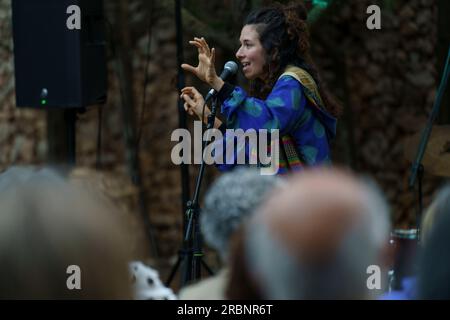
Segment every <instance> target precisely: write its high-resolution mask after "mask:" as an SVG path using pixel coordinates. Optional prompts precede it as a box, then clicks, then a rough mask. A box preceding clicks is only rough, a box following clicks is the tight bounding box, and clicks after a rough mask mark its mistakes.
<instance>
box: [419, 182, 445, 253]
mask: <svg viewBox="0 0 450 320" xmlns="http://www.w3.org/2000/svg"><path fill="white" fill-rule="evenodd" d="M449 214H450V184H446V185H445V186H444V187H442V188H441V189H439V191H438V193H437V194H436V196H435V197H434V200H433V202H432V203H431V204H430V206H429V207H428V208H427V210H426V211H425V213H424V215H423V218H422V224H421V235H420V237H421V240H422V241H421V243H422V244H423V243H425V242H426V241H427V240H428V237H429V235H430V234H431V231H432V229H433V228H434V225H435V221H436V219H439V217H441V216H445V215H449Z"/></svg>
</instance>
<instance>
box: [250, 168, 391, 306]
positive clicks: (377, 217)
mask: <svg viewBox="0 0 450 320" xmlns="http://www.w3.org/2000/svg"><path fill="white" fill-rule="evenodd" d="M387 215H388V212H387V206H386V203H385V201H384V199H383V198H382V197H381V195H380V194H379V192H377V190H376V189H375V188H374V187H373V186H372V185H370V184H369V183H367V182H364V181H362V180H360V179H358V178H357V177H355V176H353V175H352V174H351V173H348V172H345V171H339V170H312V171H306V172H303V173H302V174H300V175H298V176H295V177H293V178H292V179H291V180H290V181H289V183H288V184H287V185H286V186H284V187H282V188H278V190H277V192H276V193H273V194H272V196H271V197H269V199H268V200H267V202H266V203H265V205H264V206H263V207H262V208H261V210H260V214H258V215H257V217H256V219H255V220H254V224H252V225H251V226H250V227H249V230H252V231H250V233H251V234H249V235H248V244H249V245H248V249H249V250H252V251H254V252H256V254H251V255H253V256H252V259H251V260H255V259H256V260H258V259H259V258H258V255H260V254H264V250H265V249H264V248H263V246H264V247H266V248H268V247H271V246H272V249H271V250H272V252H273V251H278V252H281V253H282V254H284V255H285V257H284V258H282V257H281V256H280V257H279V259H278V260H276V261H279V260H281V261H283V260H290V262H289V264H291V265H290V266H289V267H288V266H287V265H285V266H284V267H281V268H285V270H284V271H283V273H284V274H286V273H289V272H290V273H292V274H295V273H297V274H298V271H299V270H300V269H301V270H302V271H303V275H306V274H308V275H309V276H308V277H309V278H311V277H317V278H318V279H319V278H321V279H323V280H325V279H327V280H325V282H324V283H320V284H319V282H320V281H312V283H311V285H314V286H315V287H317V288H320V287H322V289H323V290H325V291H327V292H328V293H329V292H330V290H329V289H336V290H339V284H338V283H334V282H336V281H337V279H334V278H333V277H332V275H333V274H335V275H336V276H338V275H339V277H340V278H341V279H342V280H344V279H346V280H345V281H351V280H352V279H353V278H354V279H353V280H352V281H362V277H364V275H365V272H366V269H367V267H368V266H369V265H372V264H377V262H378V261H377V252H378V251H379V250H381V248H382V247H384V245H385V244H386V243H387V237H388V232H389V223H388V218H387ZM258 233H260V234H261V233H267V234H266V235H264V236H261V239H263V238H264V239H266V240H261V239H259V240H258V241H255V239H256V237H257V236H256V234H258ZM261 242H272V243H271V244H268V243H265V244H261ZM259 246H261V248H258V247H259ZM266 254H269V253H266ZM287 257H289V258H287ZM282 264H283V262H281V263H280V265H282ZM263 269H264V268H263ZM275 269H276V267H275ZM291 269H292V270H291ZM295 269H297V270H295ZM288 270H290V271H288ZM280 271H281V270H278V271H275V270H271V271H270V272H271V273H279V272H280ZM321 271H322V272H324V273H325V274H321V273H320V272H321ZM335 271H336V272H335ZM266 272H268V270H266V271H264V272H262V273H266ZM351 273H355V274H354V275H352V274H351ZM356 273H357V274H358V275H356ZM330 275H331V277H330ZM353 276H355V277H353ZM279 280H280V281H281V279H279ZM309 280H311V279H309ZM285 281H287V282H286V285H289V283H290V282H289V281H290V280H289V279H285ZM299 281H300V280H299ZM301 282H302V291H303V293H300V292H297V293H296V295H297V294H298V295H300V296H302V295H303V296H305V294H306V293H305V290H306V291H308V290H310V289H311V288H307V287H305V283H306V281H305V279H301ZM362 284H363V285H364V287H365V284H366V283H365V281H364V282H363V283H362ZM327 286H330V287H329V288H328V287H327ZM359 287H362V286H359ZM341 289H342V288H341ZM280 290H281V291H282V289H280ZM272 291H273V290H272ZM294 291H295V290H294ZM341 292H342V291H341ZM359 293H361V290H360V291H359ZM315 294H317V297H320V295H321V293H320V292H316V293H315ZM306 296H308V295H307V294H306ZM347 297H352V298H356V296H354V295H352V294H351V293H349V294H348V295H347V296H346V298H347ZM273 298H277V297H273ZM283 298H287V299H289V298H292V297H289V296H284V297H283ZM295 298H300V297H299V296H296V297H295ZM310 298H313V297H311V296H310ZM336 298H338V297H336Z"/></svg>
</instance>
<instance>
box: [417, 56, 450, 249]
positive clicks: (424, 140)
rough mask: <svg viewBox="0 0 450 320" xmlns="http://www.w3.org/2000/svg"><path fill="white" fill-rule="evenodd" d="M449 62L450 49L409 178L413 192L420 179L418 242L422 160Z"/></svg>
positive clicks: (418, 235)
mask: <svg viewBox="0 0 450 320" xmlns="http://www.w3.org/2000/svg"><path fill="white" fill-rule="evenodd" d="M449 62H450V47H449V50H448V54H447V61H446V62H445V67H444V73H443V75H442V80H441V84H440V86H439V90H438V93H437V97H436V100H435V102H434V106H433V110H432V111H431V114H430V117H429V118H428V122H427V124H426V126H425V129H424V131H423V133H422V138H421V140H420V144H419V148H418V150H417V154H416V159H415V161H414V162H413V164H412V167H411V175H410V178H409V188H410V189H411V190H414V185H415V181H416V177H418V181H419V190H418V197H419V199H418V203H419V208H418V211H417V214H416V227H417V241H419V239H420V220H421V214H422V210H423V203H422V199H423V194H422V180H423V174H424V171H425V170H424V167H423V165H422V159H423V156H424V154H425V150H426V147H427V144H428V140H429V138H430V135H431V130H432V128H433V123H434V121H435V119H436V117H437V115H438V113H439V109H440V107H441V101H442V96H443V94H444V91H445V88H446V86H447V81H448V75H449V72H450V70H449Z"/></svg>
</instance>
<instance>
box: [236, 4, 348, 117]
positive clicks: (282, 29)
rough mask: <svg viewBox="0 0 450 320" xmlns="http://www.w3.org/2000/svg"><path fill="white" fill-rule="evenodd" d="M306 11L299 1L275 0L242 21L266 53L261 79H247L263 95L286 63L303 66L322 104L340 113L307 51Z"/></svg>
mask: <svg viewBox="0 0 450 320" xmlns="http://www.w3.org/2000/svg"><path fill="white" fill-rule="evenodd" d="M306 18H307V11H306V8H305V6H304V4H303V3H302V2H299V1H296V2H291V3H289V4H287V5H282V4H280V3H275V4H273V5H271V6H269V7H264V8H260V9H257V10H255V11H253V12H251V13H250V14H249V15H248V17H247V19H246V20H245V22H244V25H254V26H255V29H256V32H257V33H258V35H259V40H260V42H261V44H262V46H263V48H264V50H265V53H266V61H267V63H266V65H265V67H264V68H265V70H264V71H265V72H267V73H268V77H267V79H265V80H261V79H256V80H254V81H252V83H251V93H252V95H254V96H256V97H259V98H263V99H265V98H266V97H267V96H268V95H269V93H270V91H271V90H272V88H273V86H274V85H275V82H276V81H277V80H278V78H279V77H280V76H281V74H282V73H283V72H284V70H285V69H286V67H287V66H288V65H295V66H298V67H300V68H302V69H304V70H306V71H307V72H308V73H309V74H310V75H311V76H312V77H313V79H314V81H315V82H316V84H317V86H318V89H319V92H320V95H321V97H322V100H323V102H324V104H325V106H324V107H325V108H326V109H327V111H328V112H330V113H331V114H332V115H334V116H336V117H337V116H338V115H339V114H340V113H341V106H340V104H339V103H338V102H337V100H336V99H335V98H334V97H333V95H332V94H331V93H330V92H329V91H328V90H327V89H326V87H325V85H324V84H323V83H322V81H321V79H320V76H319V73H318V71H317V68H316V67H315V65H314V63H313V60H312V58H311V55H310V53H309V49H310V43H309V30H308V25H307V23H306Z"/></svg>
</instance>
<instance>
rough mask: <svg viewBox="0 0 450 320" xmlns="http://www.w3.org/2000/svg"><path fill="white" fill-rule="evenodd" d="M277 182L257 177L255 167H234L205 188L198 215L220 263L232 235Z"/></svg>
mask: <svg viewBox="0 0 450 320" xmlns="http://www.w3.org/2000/svg"><path fill="white" fill-rule="evenodd" d="M279 184H281V181H280V179H279V178H277V177H276V176H264V175H261V174H260V172H259V170H257V169H256V168H248V167H238V168H236V169H235V170H233V171H231V172H229V173H226V174H223V175H222V176H220V177H219V178H218V179H217V180H216V181H215V182H214V183H213V184H212V186H211V187H210V188H209V190H208V192H207V194H206V196H205V203H204V208H203V210H202V213H201V228H202V233H203V235H204V238H205V241H206V242H207V244H208V245H209V246H210V247H212V248H213V249H215V250H217V252H218V253H219V254H220V257H221V258H222V260H223V261H225V260H226V258H227V255H228V251H229V250H228V246H229V241H230V238H231V236H232V235H233V233H234V232H235V231H236V230H237V229H238V228H239V227H240V226H241V225H242V223H243V222H244V221H245V220H247V218H248V217H250V215H251V214H252V213H253V212H254V211H255V209H256V208H257V207H258V206H259V205H260V204H261V202H262V201H263V199H264V197H265V196H266V195H267V194H268V192H269V191H270V190H272V189H273V188H274V187H275V186H276V185H279Z"/></svg>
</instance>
